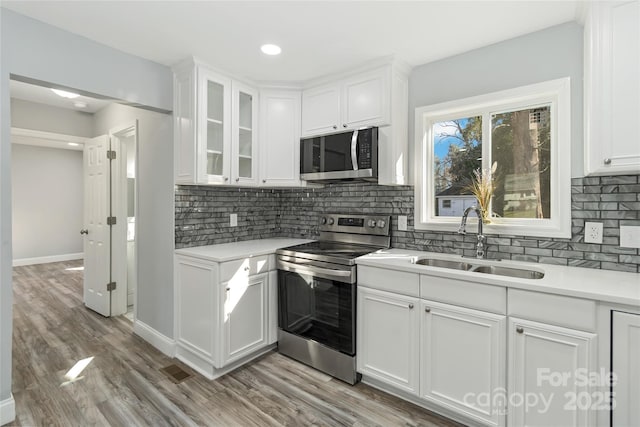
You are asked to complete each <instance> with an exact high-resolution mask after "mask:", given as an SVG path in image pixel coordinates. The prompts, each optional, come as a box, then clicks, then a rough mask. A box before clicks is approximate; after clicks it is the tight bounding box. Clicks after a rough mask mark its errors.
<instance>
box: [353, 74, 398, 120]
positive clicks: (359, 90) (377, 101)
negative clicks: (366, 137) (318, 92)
mask: <svg viewBox="0 0 640 427" xmlns="http://www.w3.org/2000/svg"><path fill="white" fill-rule="evenodd" d="M390 83H391V75H390V73H389V72H388V71H387V70H386V69H381V70H376V71H374V72H371V73H366V74H363V75H358V76H356V77H352V78H349V79H347V80H345V81H344V83H343V85H342V123H341V124H342V127H343V128H350V129H353V128H359V127H362V126H383V125H387V124H390V123H391V103H390V99H389V97H390V93H391V91H390Z"/></svg>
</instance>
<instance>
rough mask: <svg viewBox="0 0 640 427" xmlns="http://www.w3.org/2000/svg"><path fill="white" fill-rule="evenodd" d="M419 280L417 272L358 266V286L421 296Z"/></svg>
mask: <svg viewBox="0 0 640 427" xmlns="http://www.w3.org/2000/svg"><path fill="white" fill-rule="evenodd" d="M419 280H420V279H419V276H418V275H417V274H416V273H407V272H405V271H397V270H387V269H384V268H377V267H368V266H364V265H359V266H358V286H367V287H369V288H373V289H380V290H382V291H389V292H394V293H396V294H403V295H411V296H414V297H417V296H420V281H419Z"/></svg>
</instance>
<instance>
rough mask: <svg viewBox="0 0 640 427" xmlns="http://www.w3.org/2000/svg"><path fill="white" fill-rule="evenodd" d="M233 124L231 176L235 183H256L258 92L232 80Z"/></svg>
mask: <svg viewBox="0 0 640 427" xmlns="http://www.w3.org/2000/svg"><path fill="white" fill-rule="evenodd" d="M232 86H233V88H232V97H233V102H232V105H233V113H232V116H233V126H232V133H233V134H232V139H231V146H232V151H233V156H232V176H233V181H234V182H233V183H235V184H241V185H242V184H257V182H258V158H257V154H258V147H257V145H256V142H257V135H258V132H257V123H258V117H257V111H258V110H257V106H258V93H257V91H255V90H254V89H252V88H250V87H248V86H245V85H243V84H241V83H238V82H235V81H234V82H233V85H232Z"/></svg>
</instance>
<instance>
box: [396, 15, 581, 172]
mask: <svg viewBox="0 0 640 427" xmlns="http://www.w3.org/2000/svg"><path fill="white" fill-rule="evenodd" d="M582 34H583V28H582V26H580V25H579V24H577V23H575V22H570V23H567V24H562V25H558V26H555V27H551V28H547V29H545V30H542V31H538V32H535V33H531V34H527V35H524V36H521V37H516V38H514V39H510V40H506V41H503V42H500V43H496V44H493V45H491V46H487V47H483V48H480V49H476V50H472V51H470V52H466V53H463V54H460V55H456V56H452V57H450V58H446V59H443V60H440V61H436V62H432V63H429V64H425V65H421V66H418V67H415V68H414V69H413V70H412V72H411V75H410V76H409V143H410V147H413V146H414V145H415V142H414V140H415V135H414V134H415V128H414V122H415V109H416V107H421V106H424V105H431V104H437V103H440V102H445V101H453V100H456V99H462V98H467V97H471V96H475V95H482V94H486V93H491V92H497V91H500V90H505V89H511V88H515V87H519V86H525V85H529V84H533V83H538V82H543V81H547V80H553V79H558V78H561V77H567V76H568V77H570V78H571V156H572V157H571V174H572V176H573V177H578V176H583V175H584V173H583V155H584V154H583V152H584V151H583V129H582V127H583V120H582V92H583V90H582V85H583V82H582V74H583V73H582V69H583V63H582V56H583V50H582ZM426 46H427V47H425V48H428V44H427V45H426ZM409 168H410V171H411V172H412V173H413V169H414V165H413V164H411V165H410V167H409Z"/></svg>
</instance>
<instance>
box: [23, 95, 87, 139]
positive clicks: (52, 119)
mask: <svg viewBox="0 0 640 427" xmlns="http://www.w3.org/2000/svg"><path fill="white" fill-rule="evenodd" d="M11 127H14V128H22V129H32V130H39V131H46V132H53V133H61V134H64V135H74V136H84V137H87V138H92V137H93V136H94V134H93V114H91V113H85V112H82V111H76V110H70V109H68V108H58V107H53V106H51V105H45V104H39V103H37V102H29V101H25V100H22V99H15V98H11Z"/></svg>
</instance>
